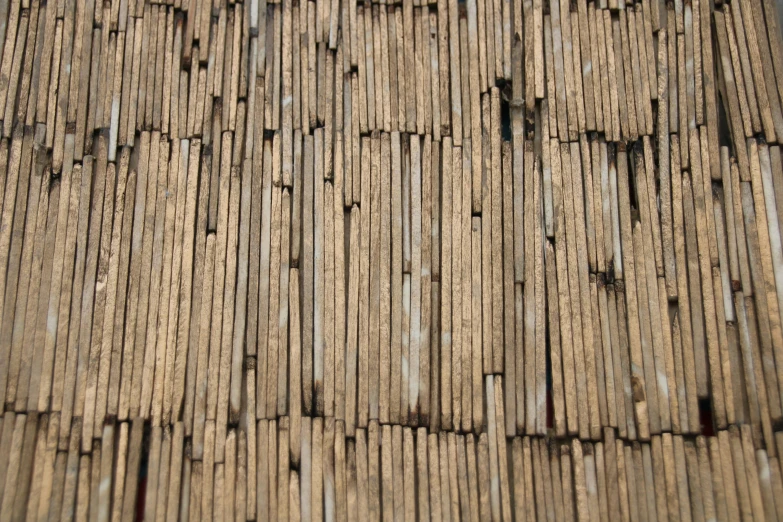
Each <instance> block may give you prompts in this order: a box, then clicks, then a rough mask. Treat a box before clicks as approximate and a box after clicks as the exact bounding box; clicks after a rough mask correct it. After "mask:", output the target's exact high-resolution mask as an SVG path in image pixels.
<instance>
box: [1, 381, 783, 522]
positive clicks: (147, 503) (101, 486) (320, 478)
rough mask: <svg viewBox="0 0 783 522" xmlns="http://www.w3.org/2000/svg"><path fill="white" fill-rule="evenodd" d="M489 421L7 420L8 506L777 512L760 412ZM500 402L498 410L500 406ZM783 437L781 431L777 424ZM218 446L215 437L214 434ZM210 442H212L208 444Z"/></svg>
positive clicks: (707, 516) (696, 516) (498, 392)
mask: <svg viewBox="0 0 783 522" xmlns="http://www.w3.org/2000/svg"><path fill="white" fill-rule="evenodd" d="M501 380H502V378H501V377H493V376H488V377H487V378H486V389H487V394H488V399H490V400H491V399H492V398H493V397H491V396H492V395H493V394H494V399H495V406H493V407H491V408H490V410H496V412H497V418H496V419H493V420H494V421H497V425H496V426H495V425H490V426H489V427H488V430H487V431H485V432H482V433H481V434H480V435H478V436H476V435H474V434H472V433H468V434H466V435H461V434H455V433H454V432H440V433H428V432H427V429H426V428H418V429H416V428H411V427H402V426H400V425H393V426H392V425H388V424H384V425H379V424H378V422H377V421H375V420H373V421H371V422H370V423H369V425H368V427H367V428H362V429H358V430H357V431H356V432H355V436H353V437H350V438H347V437H346V432H345V423H344V422H343V421H340V420H335V419H334V418H333V417H326V418H323V417H315V418H311V417H302V418H301V419H300V423H301V424H300V425H297V426H296V428H295V427H294V422H293V419H291V418H289V417H287V416H283V417H280V418H279V419H273V420H261V421H258V423H257V424H253V423H251V424H249V425H248V426H246V427H239V428H238V429H237V428H231V429H230V430H229V431H228V432H227V433H225V434H224V435H222V437H223V439H222V440H218V439H216V430H215V423H214V421H207V423H206V440H207V441H209V442H215V443H218V442H219V443H220V446H221V447H223V448H225V449H224V453H223V454H222V456H220V457H218V455H217V454H215V453H213V451H212V450H211V449H210V450H207V451H205V452H204V455H203V457H202V458H201V459H196V458H194V456H193V450H194V448H193V445H192V441H191V440H189V439H188V438H187V437H186V436H185V433H184V432H185V429H184V426H183V424H182V423H181V422H177V423H175V424H174V425H173V426H165V427H163V428H161V427H159V426H158V427H152V428H149V427H146V428H145V423H144V420H143V419H141V418H139V419H136V420H134V421H132V422H121V423H117V424H115V423H108V424H106V425H105V426H104V427H103V430H102V434H101V437H99V438H96V439H94V440H92V441H91V451H90V452H89V453H80V451H79V438H80V426H79V421H78V420H77V421H75V422H74V423H73V426H72V436H71V439H70V443H69V447H68V448H67V449H66V450H58V448H57V439H58V436H59V430H60V426H59V424H60V420H61V417H60V414H59V413H52V414H38V413H30V414H15V413H13V412H9V413H8V414H6V415H5V416H4V417H3V418H2V420H0V450H2V451H0V463H1V464H2V473H0V480H2V483H0V484H2V485H3V486H4V487H2V488H0V506H2V507H1V508H0V518H2V519H3V520H25V519H27V520H31V519H32V520H47V519H48V520H73V519H78V520H87V519H89V520H108V519H109V517H110V516H111V519H112V520H122V521H132V520H138V519H141V518H142V517H143V518H144V519H145V520H178V519H179V520H191V521H196V520H242V521H244V520H322V519H326V520H380V519H381V518H383V519H384V520H393V519H404V520H415V519H417V518H418V519H420V520H460V519H462V520H490V519H492V520H529V521H535V520H540V521H543V520H577V519H578V520H590V521H598V520H610V521H620V520H720V521H728V520H740V519H742V520H761V521H763V520H778V519H780V517H781V516H783V502H782V501H781V499H782V498H783V477H782V476H781V468H780V463H779V460H778V458H777V457H772V456H769V455H768V453H767V452H766V451H765V450H764V449H757V448H755V446H754V444H753V437H752V435H751V433H750V428H749V426H747V425H744V426H742V428H741V429H740V428H738V427H736V426H732V427H731V428H730V429H729V430H723V431H719V432H718V433H717V435H715V436H709V437H704V436H701V435H700V436H697V437H695V438H691V437H683V436H680V435H672V434H670V433H664V434H663V435H656V436H653V437H652V438H651V440H650V441H649V442H642V443H639V442H634V443H632V444H629V443H625V442H623V441H622V440H620V439H616V438H615V431H614V430H613V429H612V428H606V429H605V430H604V432H603V440H602V441H600V442H595V443H592V442H580V441H579V439H576V438H575V439H571V440H570V441H568V440H566V441H562V440H555V439H548V438H540V437H528V436H525V437H520V436H516V437H513V438H509V439H507V438H506V437H505V436H504V434H503V421H502V412H503V399H502V393H503V392H502V383H501ZM490 415H491V416H494V414H493V413H490ZM777 443H778V444H781V443H783V439H781V438H780V437H778V440H777ZM216 445H217V444H216ZM208 447H212V446H211V445H209V446H208Z"/></svg>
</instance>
